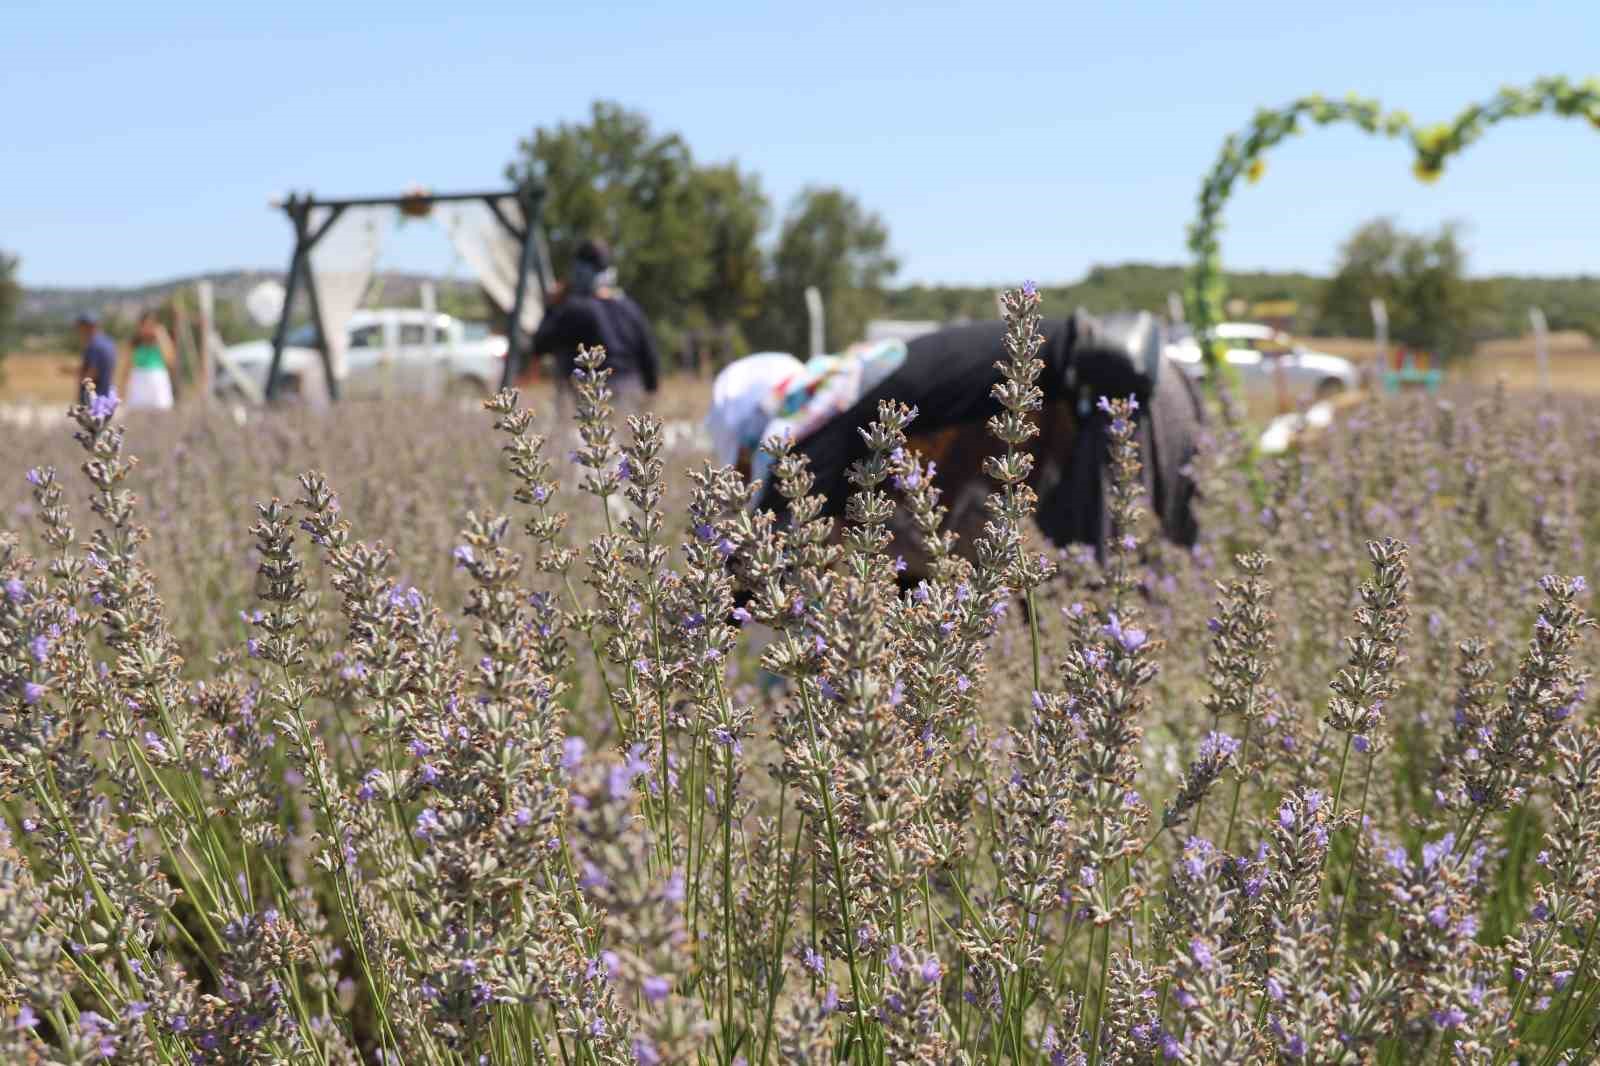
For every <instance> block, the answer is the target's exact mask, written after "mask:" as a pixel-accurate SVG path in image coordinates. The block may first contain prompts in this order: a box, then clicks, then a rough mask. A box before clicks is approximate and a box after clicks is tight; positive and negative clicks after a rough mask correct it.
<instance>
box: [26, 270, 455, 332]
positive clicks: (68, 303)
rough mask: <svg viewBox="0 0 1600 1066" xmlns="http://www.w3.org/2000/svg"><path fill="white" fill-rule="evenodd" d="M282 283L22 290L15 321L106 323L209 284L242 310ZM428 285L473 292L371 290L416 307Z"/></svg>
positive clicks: (243, 273)
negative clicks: (253, 294) (258, 293)
mask: <svg viewBox="0 0 1600 1066" xmlns="http://www.w3.org/2000/svg"><path fill="white" fill-rule="evenodd" d="M283 280H284V275H283V272H282V271H280V270H219V271H212V272H209V273H204V274H194V275H190V276H188V277H182V278H171V279H169V280H166V281H156V282H151V283H150V284H147V285H136V286H129V287H121V288H113V287H103V288H101V287H86V288H65V287H62V288H24V289H23V291H22V305H21V307H20V308H19V309H18V321H19V323H20V324H21V326H22V328H23V329H24V330H29V329H34V330H48V329H54V328H59V327H61V326H64V325H70V324H71V322H72V318H73V317H74V316H75V315H77V314H78V313H79V312H81V311H83V310H85V309H88V310H92V311H94V312H95V313H97V314H99V315H102V316H105V317H107V318H116V319H126V318H132V317H134V316H135V315H137V314H138V313H139V311H140V310H141V309H143V308H145V307H148V306H150V305H151V304H155V303H160V302H162V301H163V300H164V299H166V298H167V297H168V296H169V295H171V294H172V293H173V292H175V291H177V290H180V289H190V288H193V287H194V285H195V283H197V282H200V281H209V282H211V283H212V285H213V286H215V289H216V298H217V300H218V302H219V303H222V302H225V303H231V304H235V305H237V306H239V307H243V306H244V298H245V294H246V293H248V292H249V291H250V290H251V289H253V288H255V286H257V285H259V284H261V283H262V282H263V281H277V282H279V283H280V284H281V283H282V282H283ZM424 281H432V282H433V284H434V288H435V289H436V290H437V291H438V293H439V297H440V299H441V301H443V300H445V299H447V298H448V297H450V296H457V297H464V296H468V295H472V294H476V292H477V284H476V283H475V282H471V281H464V280H462V279H460V278H439V277H431V276H430V275H427V274H407V273H402V272H397V271H386V272H382V273H379V274H378V275H376V276H375V277H374V279H373V288H374V289H377V288H378V287H379V286H382V294H383V295H382V298H383V300H384V302H385V303H399V304H415V303H417V302H418V301H419V300H421V298H422V296H421V293H422V283H423V282H424Z"/></svg>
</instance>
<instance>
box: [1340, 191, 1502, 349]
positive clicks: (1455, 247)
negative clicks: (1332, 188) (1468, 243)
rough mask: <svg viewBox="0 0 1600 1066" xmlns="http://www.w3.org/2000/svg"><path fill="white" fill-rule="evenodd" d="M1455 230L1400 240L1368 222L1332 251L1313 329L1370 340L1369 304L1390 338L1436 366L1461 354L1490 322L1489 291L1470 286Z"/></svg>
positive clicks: (1392, 229) (1391, 230)
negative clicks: (1378, 307)
mask: <svg viewBox="0 0 1600 1066" xmlns="http://www.w3.org/2000/svg"><path fill="white" fill-rule="evenodd" d="M1466 270H1467V253H1466V249H1465V248H1463V247H1462V244H1461V231H1460V227H1459V226H1458V225H1456V224H1455V223H1446V224H1445V225H1443V226H1441V227H1440V228H1439V229H1438V230H1437V231H1435V232H1432V233H1407V232H1405V231H1403V230H1401V229H1400V228H1399V227H1398V226H1396V225H1395V224H1394V222H1392V221H1391V220H1389V219H1383V218H1380V219H1376V220H1374V221H1372V222H1368V223H1367V224H1365V225H1364V226H1362V227H1361V228H1360V229H1358V230H1356V232H1355V233H1354V234H1353V235H1352V236H1351V237H1350V239H1349V240H1348V241H1346V242H1345V243H1344V245H1343V246H1342V247H1341V248H1340V250H1339V265H1338V269H1337V271H1336V272H1335V273H1334V276H1333V277H1332V278H1330V279H1329V280H1328V282H1327V284H1326V285H1324V286H1323V291H1322V297H1321V300H1320V311H1319V314H1318V329H1319V331H1320V332H1325V333H1343V334H1347V335H1350V336H1361V335H1365V334H1367V333H1369V332H1371V329H1372V312H1371V301H1372V299H1373V298H1374V297H1379V298H1382V300H1383V301H1384V303H1385V305H1387V307H1388V310H1389V335H1390V337H1391V338H1392V339H1393V340H1395V341H1397V342H1398V343H1401V344H1404V345H1407V346H1410V347H1415V348H1421V349H1424V350H1426V351H1429V352H1432V353H1434V354H1435V355H1437V356H1439V357H1441V358H1449V357H1451V356H1456V355H1462V354H1465V353H1466V352H1467V351H1468V350H1469V349H1470V347H1471V342H1472V336H1473V334H1474V332H1476V331H1477V330H1478V329H1479V328H1480V327H1482V326H1483V325H1485V324H1487V322H1488V316H1492V315H1493V314H1494V309H1495V306H1496V305H1497V304H1498V302H1499V300H1498V293H1497V291H1496V289H1495V287H1494V285H1493V284H1492V283H1486V282H1474V281H1470V280H1469V279H1468V278H1467V276H1466Z"/></svg>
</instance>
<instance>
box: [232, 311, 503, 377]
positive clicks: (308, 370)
mask: <svg viewBox="0 0 1600 1066" xmlns="http://www.w3.org/2000/svg"><path fill="white" fill-rule="evenodd" d="M428 325H429V323H428V315H427V312H425V311H421V310H418V309H415V308H376V309H373V310H364V311H357V312H355V313H354V314H352V315H351V316H350V321H349V323H348V325H347V326H346V327H345V329H346V334H345V335H346V339H347V348H346V350H345V376H344V379H343V380H342V381H341V382H340V383H339V384H340V389H341V392H342V394H343V395H345V396H349V397H362V396H381V395H385V394H388V393H400V392H405V393H430V394H453V395H463V396H465V395H471V396H485V395H488V394H489V393H491V392H493V391H494V390H495V389H497V388H499V387H500V376H501V371H502V369H503V368H504V366H505V357H506V347H507V342H506V338H504V337H498V336H493V335H491V334H489V332H488V331H487V330H486V329H484V328H482V327H481V326H479V325H477V324H475V323H469V322H463V321H461V320H460V319H458V318H455V317H453V316H451V315H446V314H435V315H434V316H433V324H432V328H433V338H432V341H433V343H432V344H431V346H430V344H429V343H428ZM315 344H316V334H315V332H314V331H313V329H312V326H311V325H310V323H307V324H305V325H302V326H299V327H297V328H295V329H293V330H291V331H290V332H289V335H288V337H287V338H285V344H284V349H283V361H282V362H281V363H280V365H279V378H280V380H279V383H278V389H279V392H280V394H286V395H308V394H309V393H310V392H311V390H312V388H313V387H315V388H319V389H320V388H321V387H322V386H321V382H322V356H321V354H320V353H319V352H318V351H317V349H316V347H315ZM223 354H224V355H225V356H226V358H227V360H228V361H229V362H232V363H233V364H234V365H235V366H236V367H237V368H238V369H239V371H240V372H241V373H243V374H245V375H247V376H248V377H249V378H250V379H251V380H252V381H254V382H256V383H257V384H258V385H259V386H260V387H261V388H263V389H265V388H266V384H267V373H268V371H269V370H270V368H271V366H272V341H270V340H258V341H247V342H246V343H244V344H235V345H233V346H231V347H229V348H227V349H226V350H225V351H224V353H223ZM216 389H217V391H218V392H219V393H224V394H227V393H231V392H236V391H239V390H238V387H237V385H236V384H235V383H234V382H233V380H232V377H231V375H230V374H228V373H227V372H226V371H225V370H223V369H221V368H219V369H218V373H217V374H216Z"/></svg>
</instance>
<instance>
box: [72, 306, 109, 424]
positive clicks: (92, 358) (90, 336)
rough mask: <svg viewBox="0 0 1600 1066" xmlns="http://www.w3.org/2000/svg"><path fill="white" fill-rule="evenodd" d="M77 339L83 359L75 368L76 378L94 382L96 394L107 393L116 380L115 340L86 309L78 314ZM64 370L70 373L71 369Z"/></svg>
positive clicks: (103, 394)
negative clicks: (80, 343)
mask: <svg viewBox="0 0 1600 1066" xmlns="http://www.w3.org/2000/svg"><path fill="white" fill-rule="evenodd" d="M78 339H79V341H81V342H82V344H83V361H82V362H81V363H80V364H79V365H78V369H77V375H78V380H79V381H80V382H81V381H83V380H85V379H87V380H89V381H92V382H94V391H95V395H96V396H105V395H108V394H109V393H110V392H111V391H112V387H113V385H114V383H115V382H116V373H117V342H116V341H114V340H112V339H111V338H110V337H109V336H107V335H106V331H105V330H103V329H101V328H100V320H99V319H98V318H97V317H95V315H94V314H93V313H91V312H88V311H85V312H84V313H83V314H81V315H79V316H78ZM66 372H67V373H72V371H71V370H68V371H66ZM84 402H86V403H87V402H88V401H87V400H85V401H84Z"/></svg>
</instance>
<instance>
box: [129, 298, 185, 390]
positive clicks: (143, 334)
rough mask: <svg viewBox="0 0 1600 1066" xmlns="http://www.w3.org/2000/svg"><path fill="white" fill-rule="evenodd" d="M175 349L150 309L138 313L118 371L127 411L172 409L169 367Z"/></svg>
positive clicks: (172, 363) (171, 366)
mask: <svg viewBox="0 0 1600 1066" xmlns="http://www.w3.org/2000/svg"><path fill="white" fill-rule="evenodd" d="M175 363H176V349H175V348H174V347H173V344H172V337H171V335H170V334H168V333H167V329H166V327H165V326H163V325H162V324H161V320H160V319H159V318H158V317H156V313H155V312H154V311H145V312H144V313H143V314H141V315H140V316H139V324H138V326H137V327H135V329H134V333H133V351H132V355H131V358H130V359H129V360H128V365H127V369H126V370H124V372H123V374H122V379H123V380H122V388H121V390H120V391H121V393H122V395H123V396H124V397H125V398H126V402H127V406H128V408H129V409H130V410H141V411H170V410H172V402H173V392H172V370H173V366H174V365H175Z"/></svg>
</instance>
